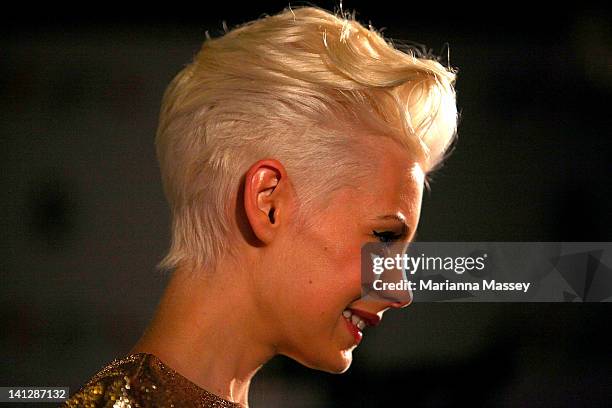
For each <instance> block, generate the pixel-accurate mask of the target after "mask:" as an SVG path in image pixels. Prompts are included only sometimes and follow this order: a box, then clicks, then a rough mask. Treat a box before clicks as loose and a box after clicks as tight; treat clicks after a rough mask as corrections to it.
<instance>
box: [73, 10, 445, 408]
mask: <svg viewBox="0 0 612 408" xmlns="http://www.w3.org/2000/svg"><path fill="white" fill-rule="evenodd" d="M415 54H416V52H415V51H411V52H409V53H404V52H401V51H399V50H397V49H395V48H394V47H393V46H392V45H390V44H389V43H388V42H386V41H385V40H384V39H383V38H382V37H381V36H380V35H379V34H378V33H376V32H374V31H372V30H371V29H366V28H364V27H363V26H362V25H360V24H359V23H357V22H356V21H354V20H352V19H349V18H346V17H344V16H334V15H332V14H330V13H327V12H325V11H323V10H320V9H316V8H312V7H306V8H299V9H293V10H291V9H288V10H286V11H284V12H282V13H280V14H278V15H274V16H271V17H266V18H263V19H260V20H257V21H254V22H251V23H248V24H245V25H243V26H241V27H239V28H237V29H234V30H232V31H230V32H228V33H226V34H225V35H224V36H222V37H220V38H217V39H208V40H207V41H206V42H205V43H204V45H203V47H202V49H201V51H200V52H199V53H198V54H197V56H196V57H195V59H194V61H193V62H192V63H191V64H190V65H188V66H187V67H186V68H185V69H183V71H181V72H180V73H179V74H178V75H177V76H176V78H175V79H174V80H173V81H172V83H171V84H170V86H169V87H168V89H167V91H166V93H165V95H164V100H163V104H162V110H161V115H160V124H159V129H158V133H157V138H156V146H157V153H158V158H159V162H160V167H161V173H162V178H163V182H164V189H165V193H166V196H167V199H168V201H169V204H170V207H171V210H172V245H171V248H170V251H169V253H168V255H167V256H166V257H165V259H164V260H163V261H162V262H161V265H160V266H161V267H162V268H164V269H167V270H172V278H171V280H170V282H169V284H168V287H167V289H166V291H165V294H164V296H163V298H162V300H161V302H160V305H159V308H158V311H157V313H156V315H155V317H154V319H153V321H152V323H151V325H150V327H149V328H148V329H147V331H146V332H145V334H144V335H143V337H142V338H141V339H140V341H139V342H138V343H137V344H136V345H135V347H134V348H133V350H132V351H131V353H130V355H129V356H127V357H124V358H122V359H118V360H116V361H114V362H112V363H111V364H109V365H108V366H107V367H106V368H104V369H103V370H102V371H101V372H99V373H98V374H96V375H95V376H94V377H93V378H92V379H91V380H90V381H89V382H88V383H87V384H86V385H85V386H84V387H83V388H82V389H81V390H80V391H79V392H77V393H76V394H75V395H73V396H72V398H71V399H70V400H69V401H68V402H67V405H69V406H77V405H85V404H87V403H92V404H94V405H95V404H97V405H105V404H107V405H113V404H115V406H128V404H131V405H132V406H134V405H139V406H170V405H171V404H174V406H206V407H208V406H211V407H212V406H215V407H216V406H231V407H234V406H236V407H238V406H243V407H246V406H248V393H249V384H250V382H251V380H252V378H253V376H254V375H255V373H256V372H257V371H258V370H259V368H261V367H262V365H263V364H265V363H266V361H268V360H270V359H271V358H272V357H273V356H275V355H277V354H283V355H286V356H288V357H290V358H293V359H295V360H296V361H298V362H300V363H301V364H303V365H305V366H308V367H311V368H315V369H318V370H323V371H327V372H333V373H342V372H344V371H346V370H347V369H348V367H349V366H350V364H351V360H352V350H353V349H354V348H355V347H356V346H357V345H358V344H359V342H360V340H361V338H362V336H363V332H364V329H365V327H366V326H376V325H377V324H379V322H380V319H381V318H382V316H383V313H384V312H385V311H386V310H388V309H393V308H401V307H403V306H406V305H407V304H408V303H409V302H399V301H384V300H371V299H369V300H366V299H365V298H362V297H361V286H360V249H361V247H362V245H363V244H365V243H367V242H376V241H382V242H390V241H403V242H408V241H409V240H411V239H412V238H413V237H414V234H415V230H416V227H417V224H418V220H419V215H420V208H421V197H422V192H423V186H424V184H425V178H426V174H427V173H428V172H429V171H430V170H431V169H432V168H433V167H434V166H436V165H437V164H438V163H439V162H440V161H441V160H442V159H443V156H444V153H445V151H446V150H447V147H448V146H449V144H450V142H451V141H452V139H453V137H454V134H455V130H456V121H457V110H456V106H455V94H454V90H453V82H454V74H453V72H451V71H450V70H448V69H446V68H445V67H443V66H442V65H440V64H439V63H438V62H436V61H435V60H433V59H429V58H427V57H424V56H420V57H419V56H417V55H415Z"/></svg>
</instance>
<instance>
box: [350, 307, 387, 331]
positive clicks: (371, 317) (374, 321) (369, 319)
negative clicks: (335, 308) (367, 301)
mask: <svg viewBox="0 0 612 408" xmlns="http://www.w3.org/2000/svg"><path fill="white" fill-rule="evenodd" d="M348 310H350V311H351V313H353V314H355V315H357V316H359V317H360V318H361V320H363V321H364V322H365V323H366V324H367V325H368V326H372V327H375V326H378V324H379V323H380V317H379V316H378V315H376V314H374V313H369V312H365V311H363V310H359V309H352V308H349V309H348Z"/></svg>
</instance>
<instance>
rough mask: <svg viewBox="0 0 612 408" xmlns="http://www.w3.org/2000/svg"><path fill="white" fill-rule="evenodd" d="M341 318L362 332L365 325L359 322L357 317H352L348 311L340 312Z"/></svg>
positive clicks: (361, 321)
mask: <svg viewBox="0 0 612 408" xmlns="http://www.w3.org/2000/svg"><path fill="white" fill-rule="evenodd" d="M342 316H344V317H345V318H346V319H347V320H349V321H350V322H351V323H353V324H354V325H355V326H357V328H358V329H359V330H363V329H365V327H366V323H365V322H364V321H363V320H361V318H360V317H359V316H357V315H354V314H353V312H351V311H350V310H345V311H344V312H342Z"/></svg>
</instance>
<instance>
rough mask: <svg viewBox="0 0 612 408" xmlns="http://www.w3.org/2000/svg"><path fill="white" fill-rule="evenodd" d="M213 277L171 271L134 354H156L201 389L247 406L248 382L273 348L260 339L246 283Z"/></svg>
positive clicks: (225, 275) (259, 325)
mask: <svg viewBox="0 0 612 408" xmlns="http://www.w3.org/2000/svg"><path fill="white" fill-rule="evenodd" d="M200 275H201V274H200ZM213 275H214V276H212V277H211V278H208V279H206V278H203V277H202V276H198V274H197V273H190V271H184V270H180V269H179V270H177V271H175V272H174V274H173V276H172V278H171V280H170V282H169V284H168V287H167V288H166V291H165V293H164V296H163V297H162V300H161V302H160V304H159V307H158V310H157V313H156V315H155V318H154V319H153V321H152V323H151V325H150V326H149V328H148V329H147V331H146V332H145V334H144V335H143V337H142V338H141V339H140V341H139V342H138V343H137V344H136V346H135V347H134V348H133V349H132V352H133V353H141V352H144V353H150V354H154V355H156V356H157V357H158V358H159V359H160V360H162V361H163V362H164V363H165V364H166V365H168V366H169V367H171V368H172V369H174V370H175V371H176V372H177V373H179V374H181V375H182V376H183V377H185V378H187V379H188V380H190V381H191V382H193V383H194V384H196V385H198V386H199V387H201V388H204V389H205V390H207V391H209V392H211V393H213V394H216V395H218V396H220V397H222V398H225V399H227V400H230V401H233V402H237V403H240V404H243V405H244V406H248V394H249V386H250V383H251V379H252V378H253V376H254V375H255V373H256V372H257V371H258V370H259V368H261V366H262V365H263V364H264V363H265V362H266V361H268V360H269V359H270V358H272V357H273V356H274V354H275V350H274V348H273V347H272V346H270V345H271V344H272V342H269V341H266V339H264V338H262V334H263V333H266V330H262V328H263V326H262V322H261V319H258V318H257V316H256V314H255V312H254V311H255V308H254V307H253V302H252V301H251V298H250V296H249V291H248V288H247V287H246V286H247V285H245V284H244V283H243V284H242V285H241V284H240V282H237V280H236V279H234V280H231V281H228V279H230V277H231V276H232V275H233V276H234V277H235V276H237V274H232V273H226V271H224V272H221V273H219V274H218V275H216V274H213Z"/></svg>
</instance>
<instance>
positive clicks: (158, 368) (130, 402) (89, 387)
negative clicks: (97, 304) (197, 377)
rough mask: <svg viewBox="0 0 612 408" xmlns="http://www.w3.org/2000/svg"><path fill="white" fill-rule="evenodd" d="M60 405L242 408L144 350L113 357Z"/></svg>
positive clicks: (125, 407)
mask: <svg viewBox="0 0 612 408" xmlns="http://www.w3.org/2000/svg"><path fill="white" fill-rule="evenodd" d="M62 406H63V407H108V408H111V407H113V408H115V407H116V408H139V407H202V408H244V406H243V405H241V404H238V403H235V402H231V401H227V400H225V399H223V398H221V397H219V396H217V395H215V394H212V393H210V392H208V391H206V390H205V389H203V388H200V387H198V386H197V385H195V384H194V383H192V382H191V381H189V380H188V379H186V378H185V377H183V376H181V375H180V374H179V373H177V372H176V371H174V370H173V369H171V368H170V367H168V366H166V365H165V364H164V363H162V362H161V361H160V360H159V359H158V358H157V357H156V356H154V355H153V354H147V353H138V354H131V355H129V356H127V357H124V358H121V359H116V360H114V361H113V362H111V363H110V364H108V365H107V366H106V367H104V368H103V369H102V370H100V371H99V372H98V373H97V374H95V375H94V376H93V377H92V378H91V379H90V380H89V381H88V382H87V383H86V384H85V385H84V386H83V387H82V388H81V389H80V390H79V391H77V392H76V393H74V394H73V395H72V396H71V397H70V399H68V400H67V401H65V403H64V404H63V405H62Z"/></svg>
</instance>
